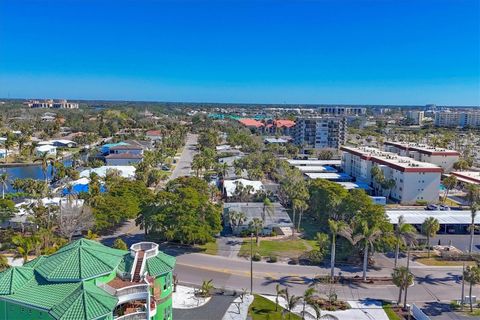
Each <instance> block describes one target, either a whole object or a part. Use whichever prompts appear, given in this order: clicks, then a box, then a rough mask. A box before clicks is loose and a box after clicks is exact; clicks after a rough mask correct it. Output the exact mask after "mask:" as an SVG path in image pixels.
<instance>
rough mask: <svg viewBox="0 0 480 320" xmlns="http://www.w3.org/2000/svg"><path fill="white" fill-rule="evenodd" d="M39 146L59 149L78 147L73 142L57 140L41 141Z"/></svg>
mask: <svg viewBox="0 0 480 320" xmlns="http://www.w3.org/2000/svg"><path fill="white" fill-rule="evenodd" d="M38 145H42V146H46V145H51V146H54V147H59V148H74V147H76V146H77V143H76V142H75V141H72V140H66V139H56V140H48V141H40V142H39V143H38Z"/></svg>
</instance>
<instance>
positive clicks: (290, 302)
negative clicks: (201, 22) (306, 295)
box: [282, 288, 301, 319]
mask: <svg viewBox="0 0 480 320" xmlns="http://www.w3.org/2000/svg"><path fill="white" fill-rule="evenodd" d="M282 297H283V298H284V299H285V303H286V307H287V310H288V311H289V313H288V319H290V318H291V316H292V310H293V308H295V306H296V305H297V304H298V302H299V301H300V299H301V297H297V296H295V295H290V293H289V292H288V288H285V289H284V290H283V292H282Z"/></svg>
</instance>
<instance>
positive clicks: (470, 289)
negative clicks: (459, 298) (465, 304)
mask: <svg viewBox="0 0 480 320" xmlns="http://www.w3.org/2000/svg"><path fill="white" fill-rule="evenodd" d="M472 287H473V284H472V282H470V288H469V290H468V295H469V298H468V299H469V300H470V312H473V303H472Z"/></svg>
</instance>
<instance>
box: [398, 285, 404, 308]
mask: <svg viewBox="0 0 480 320" xmlns="http://www.w3.org/2000/svg"><path fill="white" fill-rule="evenodd" d="M402 291H403V286H400V288H398V301H397V304H398V305H400V302H402Z"/></svg>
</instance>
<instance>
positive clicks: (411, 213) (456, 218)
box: [386, 210, 480, 225]
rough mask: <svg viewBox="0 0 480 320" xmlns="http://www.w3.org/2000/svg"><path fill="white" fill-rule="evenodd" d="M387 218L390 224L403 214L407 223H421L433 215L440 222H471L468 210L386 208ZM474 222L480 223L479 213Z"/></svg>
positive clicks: (466, 223) (465, 223) (394, 222)
mask: <svg viewBox="0 0 480 320" xmlns="http://www.w3.org/2000/svg"><path fill="white" fill-rule="evenodd" d="M386 213H387V216H388V219H389V220H390V222H391V223H392V224H396V223H397V222H398V217H400V216H403V217H404V218H405V222H406V223H408V224H422V223H423V222H424V221H425V219H426V218H428V217H434V218H436V219H438V222H439V223H440V224H464V225H468V224H470V223H471V220H472V217H471V212H470V210H451V211H437V210H432V211H429V210H387V212H386ZM475 224H480V215H477V217H476V218H475Z"/></svg>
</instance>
